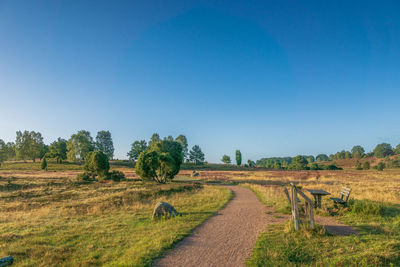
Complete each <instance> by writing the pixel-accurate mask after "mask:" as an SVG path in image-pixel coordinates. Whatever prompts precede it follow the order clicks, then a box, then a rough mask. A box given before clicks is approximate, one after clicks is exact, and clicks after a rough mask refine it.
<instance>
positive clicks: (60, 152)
mask: <svg viewBox="0 0 400 267" xmlns="http://www.w3.org/2000/svg"><path fill="white" fill-rule="evenodd" d="M48 155H49V157H50V158H55V159H56V160H57V163H61V162H62V161H63V160H66V159H67V141H66V140H65V139H62V138H60V137H59V138H58V139H57V141H54V142H53V143H51V144H50V146H49V153H48Z"/></svg>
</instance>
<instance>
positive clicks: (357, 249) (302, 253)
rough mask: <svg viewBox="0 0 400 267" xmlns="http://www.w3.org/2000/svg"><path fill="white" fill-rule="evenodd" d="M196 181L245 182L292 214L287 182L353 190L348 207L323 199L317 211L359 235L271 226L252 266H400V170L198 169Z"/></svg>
mask: <svg viewBox="0 0 400 267" xmlns="http://www.w3.org/2000/svg"><path fill="white" fill-rule="evenodd" d="M182 174H184V175H185V174H186V173H184V172H182ZM188 174H189V173H187V175H188ZM198 179H200V180H204V181H206V182H209V183H215V182H217V183H238V184H241V185H242V186H246V187H248V188H250V189H252V190H253V191H254V192H255V193H256V195H257V196H258V197H259V198H260V200H261V201H262V202H263V203H264V204H266V205H267V206H273V207H275V209H276V210H277V211H279V212H283V213H290V207H289V204H288V201H287V199H286V196H285V194H284V192H283V190H282V185H285V184H287V183H289V182H294V183H295V184H297V185H298V186H301V187H303V188H315V189H317V188H318V189H324V190H326V191H328V192H331V193H332V196H335V197H337V196H339V192H340V189H341V186H346V187H350V188H351V189H352V190H353V191H352V193H351V197H350V199H351V200H350V202H349V203H348V205H347V207H345V208H342V207H335V206H334V205H333V202H332V201H331V200H329V197H325V198H323V204H322V206H323V208H322V209H317V211H316V212H317V214H318V215H321V216H331V217H332V218H335V219H337V220H341V221H343V222H345V223H347V224H349V225H352V226H354V227H355V228H356V229H357V230H358V231H359V232H360V235H351V236H332V235H329V234H327V233H326V231H325V230H324V229H323V228H321V227H317V229H316V230H308V229H303V230H302V231H299V232H295V231H293V228H292V223H291V222H288V224H285V225H276V226H271V227H269V229H268V230H267V231H266V232H265V233H264V234H262V235H261V236H260V238H259V239H258V242H257V244H256V246H255V248H254V252H253V256H252V258H251V259H250V260H249V261H248V262H247V264H248V265H249V266H400V171H395V170H388V171H383V172H380V171H374V170H369V171H356V170H344V171H254V172H246V171H243V172H242V171H237V172H229V171H228V172H223V171H218V172H211V171H209V172H207V171H200V176H199V177H198ZM300 206H301V205H300Z"/></svg>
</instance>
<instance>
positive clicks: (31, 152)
mask: <svg viewBox="0 0 400 267" xmlns="http://www.w3.org/2000/svg"><path fill="white" fill-rule="evenodd" d="M43 145H44V144H43V137H42V134H41V133H39V132H35V131H31V132H29V131H24V132H21V131H17V137H16V140H15V146H16V152H17V157H18V158H20V159H23V160H26V159H32V160H33V161H34V162H35V159H36V158H38V157H39V156H40V151H41V150H42V147H43Z"/></svg>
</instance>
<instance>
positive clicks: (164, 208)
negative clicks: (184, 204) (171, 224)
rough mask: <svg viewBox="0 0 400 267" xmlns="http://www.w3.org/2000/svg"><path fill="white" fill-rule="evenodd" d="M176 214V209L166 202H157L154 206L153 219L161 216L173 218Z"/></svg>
mask: <svg viewBox="0 0 400 267" xmlns="http://www.w3.org/2000/svg"><path fill="white" fill-rule="evenodd" d="M176 215H178V212H177V211H176V209H175V208H174V207H173V206H172V205H171V204H169V203H167V202H162V201H161V202H158V203H157V205H156V206H155V207H154V211H153V219H155V218H161V217H170V218H173V217H175V216H176Z"/></svg>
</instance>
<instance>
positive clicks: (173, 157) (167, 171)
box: [135, 139, 183, 183]
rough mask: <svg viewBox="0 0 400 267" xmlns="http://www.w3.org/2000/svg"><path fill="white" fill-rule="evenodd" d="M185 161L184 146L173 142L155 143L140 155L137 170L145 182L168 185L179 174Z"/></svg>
mask: <svg viewBox="0 0 400 267" xmlns="http://www.w3.org/2000/svg"><path fill="white" fill-rule="evenodd" d="M182 161H183V156H182V145H181V144H180V143H179V142H176V141H171V140H167V139H165V140H162V141H158V142H156V143H155V142H153V143H152V144H151V145H150V147H149V148H148V149H147V150H146V151H145V152H142V153H140V156H139V158H138V160H137V163H136V166H135V170H136V173H137V174H138V175H139V176H140V178H142V179H143V180H154V181H156V182H158V183H166V182H167V181H168V180H171V179H173V178H174V177H175V175H177V174H178V172H179V170H180V166H181V164H182Z"/></svg>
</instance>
